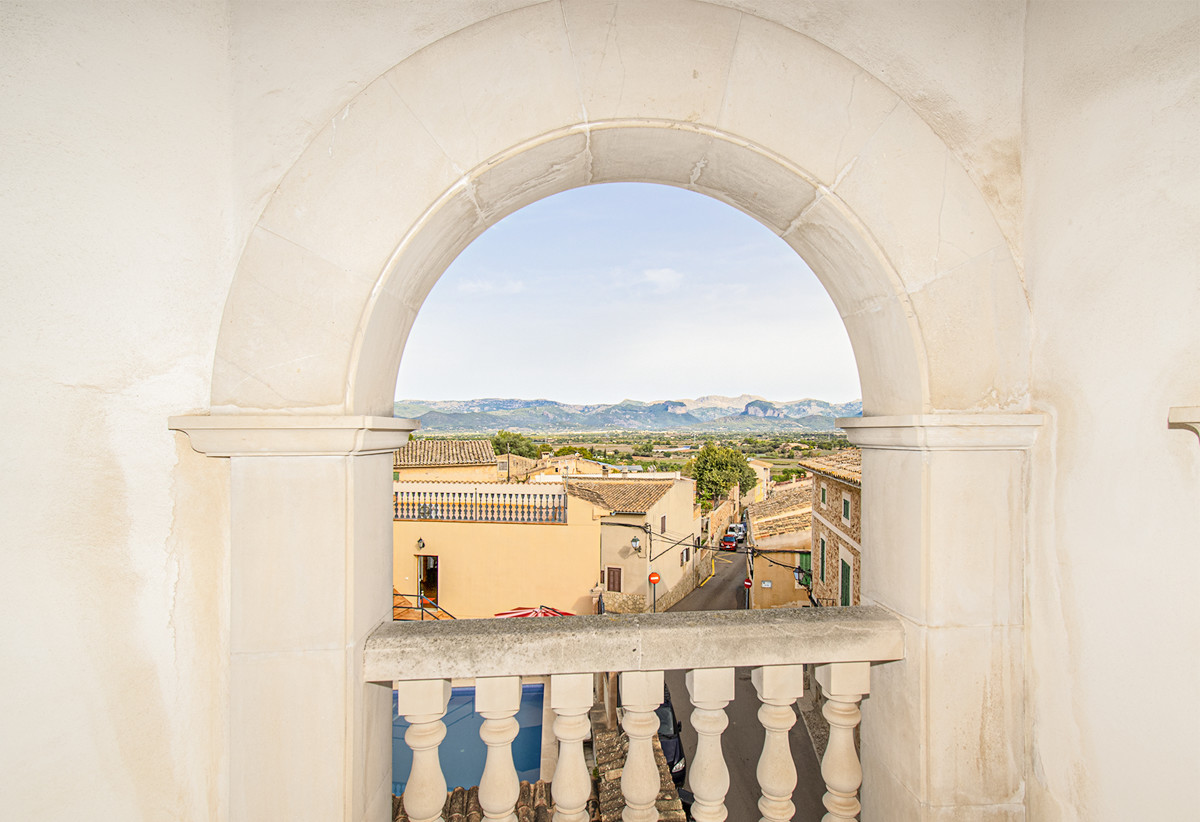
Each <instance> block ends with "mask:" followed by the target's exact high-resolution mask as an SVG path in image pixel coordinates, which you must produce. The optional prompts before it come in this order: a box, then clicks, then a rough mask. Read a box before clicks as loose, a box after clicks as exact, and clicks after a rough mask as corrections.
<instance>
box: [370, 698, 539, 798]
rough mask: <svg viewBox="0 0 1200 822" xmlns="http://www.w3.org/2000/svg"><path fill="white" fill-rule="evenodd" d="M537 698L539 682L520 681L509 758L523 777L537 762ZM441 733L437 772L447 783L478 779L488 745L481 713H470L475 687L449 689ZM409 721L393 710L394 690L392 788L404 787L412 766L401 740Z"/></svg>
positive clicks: (532, 773)
mask: <svg viewBox="0 0 1200 822" xmlns="http://www.w3.org/2000/svg"><path fill="white" fill-rule="evenodd" d="M542 700H543V688H542V686H541V685H523V686H521V709H520V710H519V711H518V712H517V717H516V718H517V722H518V723H519V724H520V726H521V729H520V731H518V732H517V738H516V739H514V740H513V744H512V752H513V764H515V765H516V767H517V774H518V776H519V777H520V778H521V779H523V780H528V781H529V782H536V781H537V779H538V774H539V771H540V770H541V764H542ZM443 721H444V722H445V723H446V738H445V739H444V740H443V741H442V744H441V745H440V746H439V747H438V758H439V759H440V760H441V763H442V773H444V774H445V775H446V786H447V787H448V788H450V789H454V788H456V787H459V786H462V787H464V788H469V787H471V786H472V785H478V784H479V777H480V776H482V775H483V763H484V761H485V760H486V759H487V746H486V745H484V744H483V740H481V739H480V738H479V729H480V727H481V726H482V725H483V717H481V716H480V715H479V714H477V713H475V689H474V688H454V689H453V690H451V692H450V707H449V708H447V709H446V716H445V719H444V720H443ZM407 728H408V723H407V722H405V721H404V717H402V716H400V715H399V713H398V712H397V705H396V692H395V691H393V692H392V793H394V794H396V795H397V796H399V795H400V794H402V793H404V786H405V784H407V783H408V774H409V771H411V770H412V750H410V749H409V747H408V745H406V744H404V731H405V730H406V729H407Z"/></svg>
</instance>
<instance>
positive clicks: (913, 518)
mask: <svg viewBox="0 0 1200 822" xmlns="http://www.w3.org/2000/svg"><path fill="white" fill-rule="evenodd" d="M924 473H925V465H924V459H923V457H922V455H921V454H920V453H918V452H914V451H885V450H880V449H868V450H864V451H863V496H864V498H866V499H869V500H871V504H870V505H867V506H864V507H863V510H862V531H863V543H864V544H865V545H869V546H870V550H868V551H864V552H863V555H862V599H863V601H864V602H873V603H878V604H880V605H884V606H886V607H887V608H890V609H891V610H893V611H895V612H896V613H897V614H899V615H901V616H905V617H908V618H909V619H912V620H914V621H915V622H917V623H920V624H923V623H924V621H925V599H924V596H925V581H924V579H925V578H924V574H923V573H922V569H923V567H924V557H923V555H922V554H923V552H922V546H923V544H924V538H925V537H924V528H925V522H924V517H923V515H922V511H923V510H924V499H923V496H924Z"/></svg>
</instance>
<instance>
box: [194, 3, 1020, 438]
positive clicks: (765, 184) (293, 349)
mask: <svg viewBox="0 0 1200 822" xmlns="http://www.w3.org/2000/svg"><path fill="white" fill-rule="evenodd" d="M611 5H614V4H596V3H573V2H563V3H561V4H560V3H545V4H540V5H537V6H532V7H528V8H524V9H520V10H517V11H513V12H509V13H506V14H502V15H499V16H497V17H494V18H491V19H489V20H486V21H484V22H481V23H479V24H476V25H474V26H471V27H469V28H467V29H464V30H462V31H459V32H457V33H455V34H453V35H450V36H448V37H446V38H444V39H442V40H440V41H438V42H436V43H434V44H432V45H430V46H428V47H426V48H425V49H423V50H421V51H420V52H417V53H416V54H414V55H412V56H411V57H409V58H407V59H406V60H404V61H403V62H401V63H400V64H398V65H397V66H395V67H394V68H393V69H391V70H390V71H388V72H387V73H385V74H384V75H382V76H381V77H380V78H378V79H377V80H375V81H374V82H373V83H371V84H370V85H369V86H368V87H367V88H366V89H364V90H363V92H362V93H360V94H359V95H358V96H357V97H355V98H354V99H353V100H352V101H351V102H350V103H349V104H348V105H347V106H346V107H345V108H344V109H343V110H342V111H341V112H340V113H339V114H338V115H337V116H336V117H335V118H334V119H333V120H332V121H331V122H330V123H329V124H327V125H326V127H325V128H324V129H323V130H322V131H321V132H320V133H319V134H318V135H317V137H316V138H315V139H314V140H313V142H312V144H311V145H310V146H309V147H308V149H306V151H305V152H304V153H303V154H302V156H301V157H300V159H299V160H298V161H297V162H296V164H295V165H294V166H293V168H292V169H291V170H290V171H289V172H288V173H287V175H286V176H285V178H284V179H283V181H282V182H281V183H280V185H279V187H278V189H277V190H276V192H275V194H274V195H273V196H272V199H271V201H270V202H269V203H268V205H267V207H266V209H265V210H264V213H263V215H262V217H261V219H260V220H259V223H258V224H257V225H256V226H255V228H254V229H253V231H252V232H251V235H250V238H249V240H248V242H247V245H246V248H245V251H244V253H243V256H242V259H241V261H240V263H239V266H238V270H237V273H236V275H235V277H234V282H233V286H232V288H231V291H230V296H229V300H228V302H227V305H226V311H225V317H224V322H223V325H222V329H221V334H220V337H219V340H218V347H217V357H216V363H215V366H214V376H213V392H212V411H213V412H214V413H254V412H258V413H263V412H274V413H278V412H282V413H304V414H384V415H388V414H390V411H391V402H392V394H393V391H394V387H395V376H396V372H397V370H398V367H399V362H400V357H401V355H402V353H403V348H404V342H405V340H406V339H407V336H408V333H409V330H410V329H411V327H412V322H413V320H414V318H415V316H416V313H417V311H418V310H419V309H420V306H421V303H422V302H423V300H424V298H425V296H426V295H427V294H428V292H429V290H430V289H431V288H432V286H433V285H434V284H435V283H436V281H437V279H438V277H440V275H441V274H442V272H443V271H444V270H445V268H446V266H447V265H449V263H450V262H451V261H452V260H453V259H454V257H455V256H456V255H457V254H458V253H459V252H460V251H461V250H462V249H463V248H465V247H466V246H467V245H468V244H469V243H470V242H471V241H472V240H473V239H475V237H477V236H478V235H479V234H480V233H481V232H482V231H484V230H485V229H486V228H487V227H488V226H490V225H492V224H493V223H495V222H496V221H498V220H499V219H501V218H502V217H504V216H505V215H507V214H509V213H511V212H512V211H515V210H516V209H518V208H520V207H522V206H524V205H527V204H529V203H531V202H534V201H535V200H538V199H540V198H542V197H546V196H549V195H551V194H554V193H557V192H559V191H563V190H566V189H568V188H573V187H576V186H581V185H588V184H594V183H601V182H616V181H641V182H652V183H662V184H667V185H676V186H681V187H685V188H689V189H692V190H695V191H699V192H701V193H704V194H708V195H710V196H713V197H716V198H717V199H720V200H722V201H724V202H726V203H729V204H731V205H733V206H735V207H737V208H739V209H741V210H742V211H745V212H746V213H748V214H750V215H751V216H753V217H755V218H756V219H758V220H759V221H760V222H762V223H763V224H764V225H767V226H768V227H770V228H771V229H772V230H773V231H775V233H777V234H778V235H779V236H780V237H781V238H782V239H783V240H784V241H785V242H787V243H788V244H789V245H791V246H792V247H793V248H794V249H796V251H797V252H798V253H800V254H801V255H802V256H804V258H805V259H806V261H807V262H808V263H809V265H810V266H811V267H812V268H813V270H814V271H815V272H816V274H817V276H818V277H819V278H820V279H821V281H822V282H823V283H824V285H825V287H826V288H827V289H828V291H829V293H830V295H831V297H832V298H833V301H834V304H835V305H836V306H837V308H838V311H839V312H840V313H841V315H842V318H843V321H844V322H845V324H846V327H847V330H848V333H849V336H850V339H851V343H852V344H853V346H854V350H855V355H856V358H857V360H858V364H859V372H860V379H861V382H862V385H863V394H864V398H863V399H864V412H865V413H867V414H914V413H918V414H919V413H930V412H939V411H970V412H981V411H1012V410H1020V409H1023V408H1025V407H1027V405H1028V391H1027V386H1028V349H1029V319H1028V309H1027V304H1026V301H1025V299H1024V292H1023V289H1022V286H1021V283H1020V279H1019V277H1018V274H1017V270H1016V266H1015V265H1014V263H1013V260H1012V258H1011V255H1010V253H1009V250H1008V246H1007V244H1006V243H1005V241H1004V238H1003V236H1002V235H1001V233H1000V230H999V228H998V227H997V225H996V222H995V220H994V219H993V217H992V214H991V212H990V211H989V209H988V207H987V204H986V202H985V201H984V199H983V197H982V195H980V193H979V192H978V190H977V189H976V188H975V186H974V185H973V183H971V181H970V180H969V178H968V175H967V174H966V172H965V171H964V170H963V169H962V167H961V165H960V164H959V163H958V162H957V160H956V159H955V158H954V157H953V156H952V155H951V153H950V151H949V150H948V149H947V148H946V146H945V145H944V144H943V143H942V142H941V141H940V140H939V139H938V138H937V137H936V135H935V134H934V133H933V132H932V131H931V130H930V129H929V128H928V126H927V125H926V124H925V123H924V122H923V121H921V120H920V118H919V117H917V116H916V115H915V114H914V113H913V112H912V110H911V109H910V108H909V107H908V106H907V105H905V104H904V103H903V102H902V101H901V100H900V99H899V98H897V97H896V96H895V95H894V94H893V93H892V92H891V91H890V90H889V89H887V88H886V87H885V86H884V85H883V84H882V83H879V82H878V81H876V80H875V79H874V78H872V77H870V76H869V75H867V74H866V73H865V72H863V71H862V70H861V69H860V68H859V67H858V66H856V65H855V64H853V63H851V62H850V61H848V60H846V59H845V58H842V57H841V56H840V55H837V54H835V53H834V52H832V51H830V50H828V49H826V48H824V47H823V46H820V45H818V44H816V43H815V42H813V41H812V40H810V39H808V38H806V37H804V36H802V35H800V34H797V33H796V32H794V31H791V30H789V29H786V28H784V27H781V26H778V25H776V24H773V23H768V22H766V21H763V20H761V19H759V18H756V17H753V16H750V15H744V14H742V13H740V12H737V11H734V10H731V9H727V8H723V7H718V6H712V5H709V4H707V3H701V2H694V0H681V1H680V2H677V3H663V4H658V3H655V4H644V3H634V2H618V3H616V4H615V6H616V7H617V12H618V13H617V14H616V16H615V17H613V14H612V11H613V10H612V9H611V8H607V6H611ZM614 20H615V22H613V21H614ZM614 50H615V51H614ZM617 55H619V58H620V59H619V60H617V59H616V57H617Z"/></svg>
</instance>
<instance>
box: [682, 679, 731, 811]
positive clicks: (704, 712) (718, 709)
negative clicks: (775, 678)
mask: <svg viewBox="0 0 1200 822" xmlns="http://www.w3.org/2000/svg"><path fill="white" fill-rule="evenodd" d="M684 681H685V683H686V684H687V689H688V696H689V697H691V701H692V709H693V710H692V727H693V728H695V730H696V756H695V758H694V759H693V760H692V766H691V769H690V770H691V774H690V776H689V784H691V786H692V794H693V795H694V796H695V797H696V802H695V804H693V805H692V818H693V819H695V820H696V822H723V820H724V819H726V818H727V817H728V816H729V812H728V811H727V810H726V808H725V794H727V793H728V792H729V768H728V766H727V765H726V764H725V755H724V754H723V753H722V752H721V734H722V733H723V732H724V731H725V729H726V728H727V727H728V726H729V717H728V716H726V715H725V706H726V705H728V704H729V703H730V702H731V701H733V687H734V681H733V668H697V669H696V670H693V671H688V672H687V674H686V675H685V676H684Z"/></svg>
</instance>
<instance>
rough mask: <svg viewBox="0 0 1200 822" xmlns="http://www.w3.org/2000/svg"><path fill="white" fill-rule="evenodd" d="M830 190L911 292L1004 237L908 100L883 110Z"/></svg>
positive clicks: (963, 173) (939, 141) (989, 247)
mask: <svg viewBox="0 0 1200 822" xmlns="http://www.w3.org/2000/svg"><path fill="white" fill-rule="evenodd" d="M835 191H836V192H837V194H838V196H840V197H841V198H842V199H843V200H844V201H845V202H846V204H847V205H848V206H849V207H850V208H851V209H852V210H853V211H854V213H855V214H856V215H857V216H858V218H859V219H860V220H861V221H862V222H863V224H864V225H867V226H869V227H870V230H871V233H872V236H873V237H874V238H875V239H876V241H877V242H878V243H879V245H880V246H881V247H882V249H883V250H884V253H886V254H887V256H888V258H889V259H890V260H891V261H892V264H893V265H894V267H895V268H896V271H897V272H898V273H899V275H900V278H901V280H902V281H903V282H904V283H905V286H906V288H907V289H908V290H910V291H912V290H916V289H919V288H920V287H921V286H922V285H924V284H925V283H927V282H929V281H930V280H932V279H934V278H935V277H936V276H938V275H939V274H941V273H943V272H945V271H948V270H950V269H952V268H954V267H956V266H958V265H961V264H962V263H963V262H965V261H966V260H969V259H973V258H975V257H977V256H979V255H980V254H983V253H985V252H986V251H988V250H990V249H993V248H996V247H998V246H1000V245H1002V244H1003V237H1002V236H1001V235H1000V230H999V228H997V226H996V224H995V220H993V219H992V216H991V213H990V212H989V211H988V210H987V206H986V204H985V203H984V201H983V198H982V197H980V196H979V193H978V191H977V190H976V189H975V188H974V184H973V183H971V181H970V179H969V178H968V177H967V175H966V173H965V172H963V171H962V169H961V167H959V166H958V164H957V161H956V159H955V158H954V157H953V156H952V155H951V154H950V152H949V150H948V149H947V148H946V146H945V144H944V143H942V142H941V140H939V139H938V138H937V136H936V135H935V134H934V133H933V131H932V130H930V128H929V126H928V125H927V124H926V123H925V122H924V121H923V120H921V119H920V118H919V117H918V116H917V115H916V114H915V113H913V111H912V110H911V109H910V108H908V107H907V106H903V105H901V106H897V107H896V108H895V109H894V110H893V111H892V112H891V113H890V114H889V115H888V117H887V118H886V119H885V120H884V122H883V124H882V125H881V126H880V127H879V129H878V130H877V131H876V132H875V134H873V135H872V136H871V138H870V140H869V141H867V143H865V144H864V146H863V148H862V149H861V151H860V152H859V153H858V155H857V156H856V157H855V159H854V161H853V164H852V166H851V167H850V168H849V169H848V170H847V171H846V172H845V174H844V176H843V178H842V180H841V181H840V182H839V183H838V185H837V186H836V188H835ZM952 212H953V213H952Z"/></svg>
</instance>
